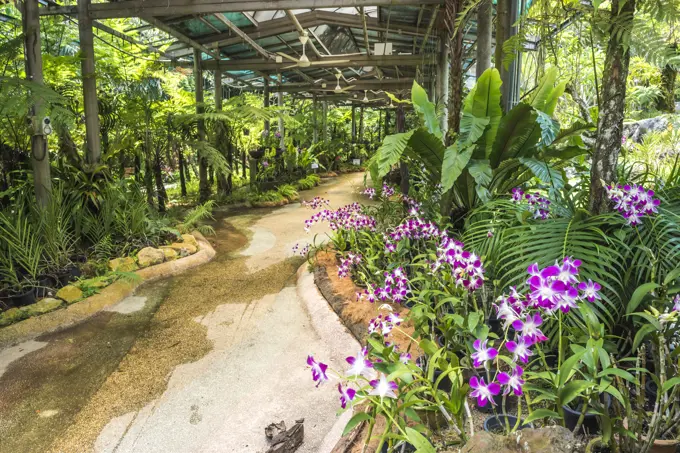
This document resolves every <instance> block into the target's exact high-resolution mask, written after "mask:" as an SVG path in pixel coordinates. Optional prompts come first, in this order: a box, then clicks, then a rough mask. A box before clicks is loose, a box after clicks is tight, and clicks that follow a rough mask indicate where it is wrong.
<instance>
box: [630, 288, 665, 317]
mask: <svg viewBox="0 0 680 453" xmlns="http://www.w3.org/2000/svg"><path fill="white" fill-rule="evenodd" d="M658 287H659V285H658V284H657V283H654V282H650V283H645V284H643V285H640V286H638V287H637V288H636V289H635V291H634V292H633V295H632V296H631V297H630V301H629V302H628V306H627V307H626V314H628V313H633V312H634V311H635V310H637V308H638V306H639V305H640V302H642V299H643V298H644V297H645V296H646V295H647V294H649V293H650V292H652V291H654V290H655V289H657V288H658Z"/></svg>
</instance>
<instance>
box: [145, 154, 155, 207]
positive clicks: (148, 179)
mask: <svg viewBox="0 0 680 453" xmlns="http://www.w3.org/2000/svg"><path fill="white" fill-rule="evenodd" d="M153 180H154V176H153V164H152V163H151V159H150V158H149V157H148V156H147V157H146V158H145V159H144V188H145V189H146V202H147V203H149V206H151V207H152V208H154V209H155V208H156V206H155V204H154V201H153V198H154V195H155V194H154V187H153V186H154V181H153Z"/></svg>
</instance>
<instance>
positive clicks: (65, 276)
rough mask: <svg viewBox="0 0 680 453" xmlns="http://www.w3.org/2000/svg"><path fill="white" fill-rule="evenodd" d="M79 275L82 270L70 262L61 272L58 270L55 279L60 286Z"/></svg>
mask: <svg viewBox="0 0 680 453" xmlns="http://www.w3.org/2000/svg"><path fill="white" fill-rule="evenodd" d="M81 275H82V272H80V268H79V267H78V266H76V265H73V264H72V265H70V266H68V267H67V268H65V269H64V270H62V271H61V272H58V273H57V279H58V280H59V285H60V286H66V285H68V284H69V283H70V282H72V281H73V280H75V279H76V278H78V277H80V276H81Z"/></svg>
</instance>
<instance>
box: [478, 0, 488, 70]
mask: <svg viewBox="0 0 680 453" xmlns="http://www.w3.org/2000/svg"><path fill="white" fill-rule="evenodd" d="M478 8H479V9H478V10H477V64H476V75H477V78H479V77H480V76H481V75H482V74H483V73H484V71H486V70H487V69H489V68H490V67H491V47H492V46H491V0H482V2H481V3H480V4H479V7H478Z"/></svg>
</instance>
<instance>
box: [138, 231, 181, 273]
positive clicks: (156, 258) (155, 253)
mask: <svg viewBox="0 0 680 453" xmlns="http://www.w3.org/2000/svg"><path fill="white" fill-rule="evenodd" d="M192 237H193V236H192ZM163 261H165V253H163V251H162V250H158V249H155V248H153V247H144V248H143V249H142V250H140V251H139V253H138V254H137V263H139V267H148V266H153V265H154V264H161V263H162V262H163Z"/></svg>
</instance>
